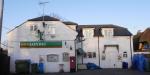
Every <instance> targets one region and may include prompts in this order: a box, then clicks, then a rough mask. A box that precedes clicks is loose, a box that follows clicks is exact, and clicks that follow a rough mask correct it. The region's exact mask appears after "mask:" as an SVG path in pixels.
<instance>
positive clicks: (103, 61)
mask: <svg viewBox="0 0 150 75" xmlns="http://www.w3.org/2000/svg"><path fill="white" fill-rule="evenodd" d="M77 31H78V33H79V34H78V39H79V40H78V45H79V46H80V47H79V48H78V64H86V63H94V64H96V65H97V66H100V67H101V68H122V62H127V63H128V67H131V60H132V52H133V45H132V43H133V42H132V38H133V37H132V34H131V33H130V32H129V31H128V30H127V29H126V28H124V27H120V26H116V25H112V24H108V25H78V27H77Z"/></svg>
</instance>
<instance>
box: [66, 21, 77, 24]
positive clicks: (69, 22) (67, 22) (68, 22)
mask: <svg viewBox="0 0 150 75" xmlns="http://www.w3.org/2000/svg"><path fill="white" fill-rule="evenodd" d="M63 23H64V24H66V25H78V24H77V23H75V22H71V21H64V22H63Z"/></svg>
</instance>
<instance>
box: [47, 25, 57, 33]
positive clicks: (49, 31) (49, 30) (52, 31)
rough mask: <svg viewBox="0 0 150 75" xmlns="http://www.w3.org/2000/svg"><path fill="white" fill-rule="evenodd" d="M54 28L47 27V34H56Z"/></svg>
mask: <svg viewBox="0 0 150 75" xmlns="http://www.w3.org/2000/svg"><path fill="white" fill-rule="evenodd" d="M55 31H56V27H54V26H52V25H49V26H48V33H49V34H52V35H54V34H55V33H56V32H55Z"/></svg>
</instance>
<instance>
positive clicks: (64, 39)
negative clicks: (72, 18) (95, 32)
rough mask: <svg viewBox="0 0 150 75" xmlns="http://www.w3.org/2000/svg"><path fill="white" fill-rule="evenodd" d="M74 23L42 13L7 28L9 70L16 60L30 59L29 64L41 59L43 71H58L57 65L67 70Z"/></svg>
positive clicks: (72, 51) (73, 37) (68, 68)
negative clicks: (9, 29)
mask: <svg viewBox="0 0 150 75" xmlns="http://www.w3.org/2000/svg"><path fill="white" fill-rule="evenodd" d="M43 18H44V21H43ZM72 24H73V25H72ZM76 25H77V24H76V23H73V22H62V21H60V20H59V19H57V18H54V17H50V16H44V17H37V18H33V19H29V20H27V21H26V22H24V23H22V24H21V25H19V26H17V27H16V28H14V29H12V30H11V31H9V32H8V34H7V37H8V54H9V56H10V57H11V59H10V71H11V72H15V61H16V60H26V59H29V60H30V61H31V63H40V62H43V63H44V72H46V73H47V72H59V71H60V66H63V69H64V72H69V71H70V68H71V67H70V61H71V59H70V57H72V59H74V58H75V39H76V36H77V32H76Z"/></svg>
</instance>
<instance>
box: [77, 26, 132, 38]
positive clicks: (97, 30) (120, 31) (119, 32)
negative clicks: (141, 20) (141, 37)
mask: <svg viewBox="0 0 150 75" xmlns="http://www.w3.org/2000/svg"><path fill="white" fill-rule="evenodd" d="M83 28H94V36H102V33H101V29H102V28H114V36H131V35H132V34H131V33H130V32H129V31H128V29H126V28H124V27H121V26H117V25H112V24H106V25H78V26H77V32H78V36H80V37H83V34H82V30H83Z"/></svg>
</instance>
